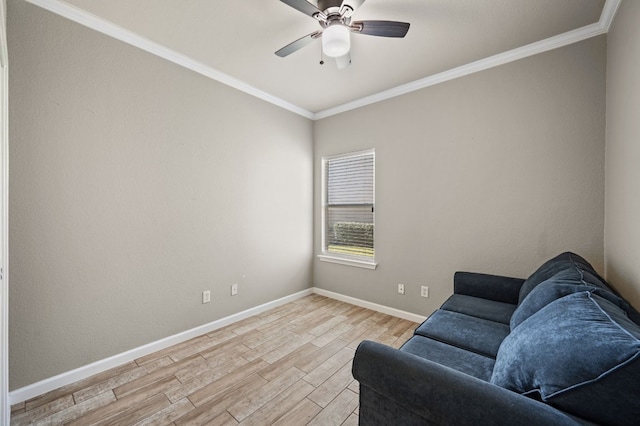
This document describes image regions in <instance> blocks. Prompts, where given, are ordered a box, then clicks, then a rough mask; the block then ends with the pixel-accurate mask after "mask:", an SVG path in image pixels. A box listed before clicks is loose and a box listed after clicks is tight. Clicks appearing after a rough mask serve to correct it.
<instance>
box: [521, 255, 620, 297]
mask: <svg viewBox="0 0 640 426" xmlns="http://www.w3.org/2000/svg"><path fill="white" fill-rule="evenodd" d="M567 269H570V270H572V271H573V272H574V273H577V275H578V276H580V275H581V274H583V273H584V272H588V273H589V274H590V275H591V276H592V277H594V278H597V279H598V280H599V281H601V283H602V286H604V287H605V288H606V287H608V286H607V285H606V284H605V283H604V280H603V279H601V278H600V277H599V275H598V274H597V273H596V272H595V270H594V269H593V267H592V266H591V265H590V264H589V262H587V261H586V260H584V259H583V258H582V257H580V256H578V255H577V254H575V253H571V252H564V253H562V254H559V255H558V256H556V257H554V258H553V259H550V260H548V261H546V262H545V263H543V264H542V266H540V267H539V268H538V269H537V270H536V271H535V272H534V273H533V274H531V276H529V278H527V279H526V280H525V282H524V284H522V287H521V288H520V297H519V299H518V305H519V304H520V303H522V301H523V300H524V299H525V298H526V297H527V296H528V295H529V293H530V292H531V291H532V290H533V289H534V288H535V287H536V286H537V285H538V284H540V283H542V282H544V281H546V280H548V279H549V278H551V277H553V276H554V275H555V274H557V273H558V272H560V271H564V270H567Z"/></svg>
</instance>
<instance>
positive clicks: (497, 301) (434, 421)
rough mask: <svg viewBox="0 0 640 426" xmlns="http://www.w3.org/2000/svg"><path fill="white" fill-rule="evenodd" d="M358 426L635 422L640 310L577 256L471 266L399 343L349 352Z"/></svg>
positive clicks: (639, 405)
mask: <svg viewBox="0 0 640 426" xmlns="http://www.w3.org/2000/svg"><path fill="white" fill-rule="evenodd" d="M353 376H354V377H355V379H357V380H358V381H359V383H360V424H361V425H456V426H461V425H473V426H477V425H485V424H491V425H508V426H514V425H527V426H528V425H589V424H604V425H640V314H639V313H638V311H636V310H635V309H634V308H633V307H631V306H630V305H629V304H628V303H627V302H626V301H625V300H624V299H623V298H622V297H621V296H620V295H619V294H618V293H616V292H615V291H614V290H613V289H612V288H611V287H610V286H609V285H608V284H607V283H606V282H605V280H604V279H602V278H601V277H600V276H599V275H598V274H597V273H596V271H595V270H594V269H593V268H592V267H591V265H590V264H589V263H588V262H587V261H586V260H585V259H583V258H582V257H580V256H578V255H576V254H574V253H570V252H567V253H562V254H560V255H559V256H556V257H555V258H553V259H551V260H549V261H547V262H546V263H544V264H543V265H542V266H541V267H540V268H538V270H537V271H535V272H534V273H533V274H532V275H531V276H530V277H529V278H527V279H526V280H524V279H517V278H509V277H501V276H495V275H486V274H478V273H469V272H457V273H456V274H455V276H454V294H453V295H452V296H451V297H450V298H449V299H448V300H447V301H446V302H445V303H444V304H443V305H442V306H441V308H440V309H438V310H437V311H436V312H434V313H433V314H432V315H431V316H430V317H429V318H428V319H427V320H426V321H425V322H423V323H422V324H421V325H420V326H419V327H418V328H416V330H415V332H414V335H413V337H411V338H410V339H409V340H408V341H407V342H405V343H404V345H403V346H402V347H401V348H400V349H394V348H391V347H388V346H384V345H381V344H379V343H375V342H370V341H364V342H362V343H361V344H360V345H359V347H358V349H357V351H356V354H355V357H354V360H353Z"/></svg>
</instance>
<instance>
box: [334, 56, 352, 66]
mask: <svg viewBox="0 0 640 426" xmlns="http://www.w3.org/2000/svg"><path fill="white" fill-rule="evenodd" d="M336 65H337V66H338V69H339V70H343V69H345V68H346V67H348V66H349V65H351V53H350V52H347V53H345V54H344V55H342V56H338V57H337V58H336Z"/></svg>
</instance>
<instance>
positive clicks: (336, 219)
mask: <svg viewBox="0 0 640 426" xmlns="http://www.w3.org/2000/svg"><path fill="white" fill-rule="evenodd" d="M322 174H323V176H322V178H323V179H322V180H323V233H322V237H323V238H322V255H321V256H320V259H321V260H325V261H330V262H337V263H343V264H349V265H354V266H362V267H367V268H375V262H374V258H375V245H374V236H375V232H374V230H375V228H374V223H375V222H374V218H375V151H374V150H368V151H363V152H356V153H352V154H346V155H339V156H334V157H327V158H323V160H322Z"/></svg>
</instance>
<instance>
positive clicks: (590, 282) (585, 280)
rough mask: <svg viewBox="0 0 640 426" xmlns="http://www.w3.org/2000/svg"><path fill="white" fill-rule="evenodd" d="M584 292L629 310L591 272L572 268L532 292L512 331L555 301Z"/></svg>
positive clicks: (516, 314) (516, 315) (515, 315)
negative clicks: (589, 292) (591, 293)
mask: <svg viewBox="0 0 640 426" xmlns="http://www.w3.org/2000/svg"><path fill="white" fill-rule="evenodd" d="M583 291H591V292H594V293H595V294H597V295H598V296H600V297H603V298H605V299H607V300H609V301H610V302H612V303H614V304H616V305H618V306H619V307H620V308H622V309H624V310H625V311H627V310H628V309H629V305H628V304H627V303H626V302H624V301H623V300H622V299H621V298H620V297H618V296H616V295H615V294H613V292H611V290H609V288H608V287H607V286H606V284H604V283H602V281H600V279H599V278H598V277H597V276H595V275H593V274H592V273H590V272H589V271H586V270H582V269H581V268H577V267H573V266H571V267H568V268H567V269H564V270H562V271H560V272H558V273H556V274H555V275H553V276H552V277H551V278H549V279H548V280H546V281H543V282H541V283H540V284H538V285H537V286H536V287H534V288H533V289H532V290H531V292H530V293H529V294H528V295H527V297H525V298H524V300H523V301H521V302H520V304H519V305H518V307H517V308H516V310H515V311H514V313H513V316H512V317H511V321H510V325H511V329H514V328H515V327H517V326H518V325H519V324H520V323H521V322H522V321H524V320H526V319H527V318H529V317H530V316H531V315H533V314H535V313H536V312H538V311H539V310H540V309H542V308H543V307H545V306H546V305H548V304H549V303H551V302H553V301H554V300H556V299H559V298H561V297H564V296H567V295H569V294H573V293H578V292H583Z"/></svg>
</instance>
